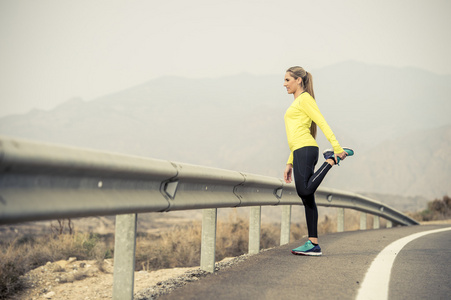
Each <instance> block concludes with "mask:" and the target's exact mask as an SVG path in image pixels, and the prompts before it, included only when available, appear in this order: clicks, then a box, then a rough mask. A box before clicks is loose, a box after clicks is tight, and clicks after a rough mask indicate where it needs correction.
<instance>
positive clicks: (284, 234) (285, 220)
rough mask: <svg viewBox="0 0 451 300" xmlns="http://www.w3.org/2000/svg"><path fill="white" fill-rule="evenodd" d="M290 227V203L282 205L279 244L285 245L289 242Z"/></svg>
mask: <svg viewBox="0 0 451 300" xmlns="http://www.w3.org/2000/svg"><path fill="white" fill-rule="evenodd" d="M290 227H291V205H283V206H282V220H281V223H280V245H281V246H282V245H285V244H288V243H289V242H290Z"/></svg>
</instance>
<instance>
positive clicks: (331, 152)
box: [323, 147, 354, 165]
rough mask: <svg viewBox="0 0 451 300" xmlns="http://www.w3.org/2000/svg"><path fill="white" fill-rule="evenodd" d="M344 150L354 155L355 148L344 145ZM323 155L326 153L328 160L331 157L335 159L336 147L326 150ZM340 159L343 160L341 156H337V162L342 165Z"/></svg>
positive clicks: (349, 154)
mask: <svg viewBox="0 0 451 300" xmlns="http://www.w3.org/2000/svg"><path fill="white" fill-rule="evenodd" d="M343 150H344V151H345V152H346V153H347V154H348V155H347V156H353V155H354V150H352V149H351V148H347V147H343ZM323 155H324V159H326V160H327V159H329V158H331V159H334V157H335V153H334V149H327V150H324V152H323ZM340 161H341V158H339V157H338V156H337V164H338V165H340Z"/></svg>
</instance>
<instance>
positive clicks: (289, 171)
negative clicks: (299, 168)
mask: <svg viewBox="0 0 451 300" xmlns="http://www.w3.org/2000/svg"><path fill="white" fill-rule="evenodd" d="M292 171H293V165H292V164H287V167H286V168H285V172H283V179H284V180H285V182H286V183H291V174H292Z"/></svg>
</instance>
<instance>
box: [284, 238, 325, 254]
mask: <svg viewBox="0 0 451 300" xmlns="http://www.w3.org/2000/svg"><path fill="white" fill-rule="evenodd" d="M291 253H293V254H295V255H309V256H320V255H322V254H323V253H322V252H321V248H320V246H319V245H316V246H315V245H313V244H312V242H311V241H310V240H308V241H307V242H306V243H305V244H304V245H302V246H300V247H297V248H295V249H293V250H291Z"/></svg>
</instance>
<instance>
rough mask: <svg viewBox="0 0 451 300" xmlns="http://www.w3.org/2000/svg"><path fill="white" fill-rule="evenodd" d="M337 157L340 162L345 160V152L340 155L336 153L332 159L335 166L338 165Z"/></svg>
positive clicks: (346, 154)
mask: <svg viewBox="0 0 451 300" xmlns="http://www.w3.org/2000/svg"><path fill="white" fill-rule="evenodd" d="M337 156H338V157H339V158H340V159H341V160H344V159H345V158H346V156H348V153H346V151H343V152H341V153H336V154H335V156H334V159H335V163H336V164H337V163H338V162H337Z"/></svg>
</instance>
